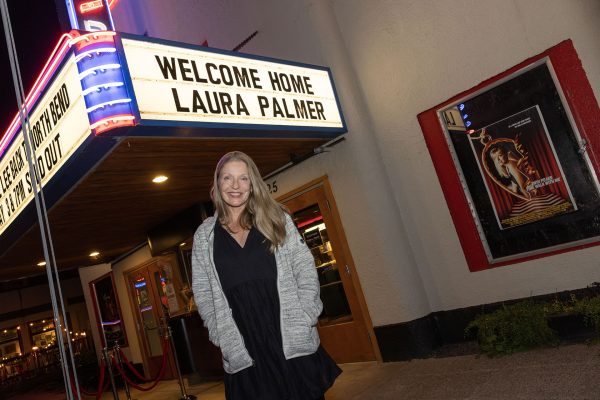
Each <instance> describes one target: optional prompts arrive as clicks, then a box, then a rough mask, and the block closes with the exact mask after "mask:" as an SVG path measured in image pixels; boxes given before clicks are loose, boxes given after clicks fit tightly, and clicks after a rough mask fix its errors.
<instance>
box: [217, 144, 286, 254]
mask: <svg viewBox="0 0 600 400" xmlns="http://www.w3.org/2000/svg"><path fill="white" fill-rule="evenodd" d="M230 161H241V162H243V163H244V164H246V166H247V167H248V177H249V178H250V194H249V196H248V201H247V202H246V207H245V208H244V210H243V211H242V214H241V215H240V220H239V224H240V226H241V227H242V228H244V229H250V228H251V227H255V228H256V229H258V230H259V231H260V233H262V234H263V236H264V237H266V238H267V239H268V240H269V241H270V242H271V251H273V252H274V251H275V249H276V248H277V247H279V246H281V245H282V244H283V242H284V240H285V236H286V232H285V213H286V212H287V210H286V208H285V207H284V206H283V205H281V204H279V203H278V202H276V201H275V200H273V199H272V198H271V196H270V195H269V189H268V188H267V184H266V183H265V181H263V179H262V177H261V175H260V172H259V171H258V167H257V166H256V164H255V163H254V161H253V160H252V158H250V157H249V156H248V155H247V154H245V153H242V152H241V151H231V152H229V153H227V154H225V155H224V156H223V157H221V159H220V160H219V162H218V163H217V167H216V168H215V174H214V178H213V185H212V187H211V189H210V197H211V199H212V201H213V204H214V205H215V210H216V211H217V215H218V217H219V223H221V224H222V225H224V226H227V225H229V223H230V222H233V221H231V220H230V218H231V216H230V215H229V210H228V208H227V205H226V204H225V201H224V200H223V197H222V196H221V191H220V190H219V175H220V174H221V170H222V169H223V166H225V164H227V163H228V162H230Z"/></svg>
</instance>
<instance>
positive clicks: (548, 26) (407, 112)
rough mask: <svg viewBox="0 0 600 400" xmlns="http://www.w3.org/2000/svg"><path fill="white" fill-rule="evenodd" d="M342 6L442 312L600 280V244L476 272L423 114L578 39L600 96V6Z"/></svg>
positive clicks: (413, 237) (389, 165)
mask: <svg viewBox="0 0 600 400" xmlns="http://www.w3.org/2000/svg"><path fill="white" fill-rule="evenodd" d="M334 3H335V10H336V16H337V19H338V21H339V25H340V29H341V30H342V34H343V36H344V38H345V40H346V42H347V43H348V46H347V48H348V52H349V54H350V58H351V60H352V64H353V65H354V66H355V69H356V71H357V75H358V77H359V82H360V85H361V88H362V91H363V93H364V94H365V97H366V102H367V104H368V108H369V113H370V114H371V116H372V120H373V121H374V132H375V134H376V136H377V140H378V145H379V147H380V149H381V154H382V156H383V159H384V163H385V165H386V169H387V172H388V176H389V177H390V189H391V190H392V192H393V193H394V197H395V199H396V202H397V206H398V209H400V210H401V213H402V216H403V218H404V221H405V222H406V229H407V231H408V232H409V235H408V236H409V237H410V243H411V248H412V249H413V251H414V254H415V257H416V259H417V260H418V268H419V271H420V273H421V275H422V277H423V281H424V282H425V286H426V289H427V293H428V298H429V301H430V303H431V306H432V311H436V310H447V309H453V308H458V307H465V306H470V305H476V304H482V303H489V302H495V301H501V300H505V299H511V298H519V297H526V296H529V295H537V294H543V293H549V292H554V291H560V290H565V289H575V288H580V287H585V286H586V285H588V284H590V283H592V282H593V281H598V280H599V279H600V248H597V247H596V248H591V249H586V250H581V251H577V252H568V253H564V254H561V255H556V256H552V257H546V258H542V259H538V260H535V261H530V262H525V263H519V264H515V265H512V266H507V267H500V268H495V269H491V270H487V271H482V272H476V273H471V272H469V270H468V268H467V266H466V262H465V259H464V255H463V252H462V250H461V247H460V244H459V242H458V237H457V235H456V232H455V230H454V226H453V223H452V220H451V218H450V214H449V211H448V208H447V205H446V202H445V200H444V197H443V195H442V191H441V187H440V184H439V182H438V180H437V176H436V174H435V171H434V169H433V164H432V162H431V158H430V157H429V154H428V151H427V148H426V146H425V142H424V140H423V136H422V132H421V129H420V127H419V125H418V122H417V119H416V115H417V114H418V113H420V112H421V111H424V110H426V109H428V108H431V107H433V106H435V105H437V104H439V103H441V102H442V101H444V100H446V99H448V98H449V97H451V96H452V95H454V94H456V93H459V92H461V91H463V90H466V89H469V88H470V87H472V86H475V85H476V84H478V83H479V82H481V81H483V80H485V79H487V78H489V77H491V76H493V75H496V74H498V73H500V72H502V71H504V70H506V69H508V68H510V67H512V66H513V65H515V64H517V63H519V62H521V61H523V60H524V59H526V58H528V57H531V56H533V55H535V54H538V53H540V52H542V51H543V50H545V49H547V48H549V47H552V46H553V45H555V44H557V43H559V42H561V41H562V40H565V39H568V38H571V39H572V40H573V42H574V46H575V48H576V50H577V52H578V54H579V56H580V58H581V60H582V63H583V67H584V69H585V70H586V72H587V75H588V79H589V81H590V83H591V86H592V88H593V90H594V92H595V95H596V97H597V98H598V95H599V94H600V46H599V45H598V38H600V2H598V1H594V0H573V1H566V0H550V1H547V0H514V1H504V0H484V1H455V2H451V3H446V2H441V1H433V0H430V1H418V2H414V1H371V2H369V3H368V5H367V4H366V3H365V2H361V1H352V0H350V1H347V0H344V1H335V2H334ZM350 134H352V132H351V133H350ZM365 286H367V287H368V286H370V282H365Z"/></svg>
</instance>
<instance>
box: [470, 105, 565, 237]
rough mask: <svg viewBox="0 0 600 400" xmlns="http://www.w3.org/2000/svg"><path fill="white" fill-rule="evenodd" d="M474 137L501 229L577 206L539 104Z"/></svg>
mask: <svg viewBox="0 0 600 400" xmlns="http://www.w3.org/2000/svg"><path fill="white" fill-rule="evenodd" d="M469 136H470V144H471V148H472V150H473V153H474V155H475V158H476V159H477V161H478V164H479V165H478V166H479V171H480V173H481V176H482V178H483V180H484V182H485V186H486V189H487V192H488V195H489V197H490V202H491V203H492V205H493V207H494V212H495V215H496V220H497V222H498V225H499V227H500V229H507V228H512V227H515V226H519V225H523V224H528V223H531V222H536V221H541V220H544V219H547V218H552V217H554V216H557V215H561V214H565V213H568V212H571V211H575V210H577V205H576V204H575V202H574V200H573V197H572V195H571V191H570V189H569V183H568V182H567V181H566V179H565V175H564V173H563V169H562V167H561V165H560V162H559V160H558V158H557V156H556V152H555V150H554V146H553V144H552V141H551V139H550V136H549V135H548V131H547V129H546V125H545V124H544V120H543V117H542V115H541V113H540V110H539V107H538V106H537V105H536V106H534V107H530V108H528V109H526V110H523V111H521V112H519V113H517V114H514V115H511V116H509V117H506V118H503V119H501V120H499V121H497V122H494V123H493V124H490V125H488V126H485V127H483V128H481V129H478V130H477V131H475V132H471V133H470V135H469Z"/></svg>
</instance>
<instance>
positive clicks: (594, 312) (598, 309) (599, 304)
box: [573, 296, 600, 340]
mask: <svg viewBox="0 0 600 400" xmlns="http://www.w3.org/2000/svg"><path fill="white" fill-rule="evenodd" d="M573 311H574V312H575V313H577V314H580V315H582V316H583V321H584V322H585V324H586V325H588V326H591V327H592V328H594V331H595V333H596V340H599V339H600V296H595V297H586V298H583V299H581V300H577V301H576V302H575V303H574V305H573Z"/></svg>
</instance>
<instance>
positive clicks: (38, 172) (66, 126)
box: [0, 53, 90, 235]
mask: <svg viewBox="0 0 600 400" xmlns="http://www.w3.org/2000/svg"><path fill="white" fill-rule="evenodd" d="M28 131H29V140H30V144H31V146H32V148H33V150H34V153H35V156H34V158H35V160H34V162H35V178H34V177H32V176H31V175H32V174H30V172H29V166H28V165H27V159H26V155H25V143H24V139H23V135H22V130H19V131H18V132H17V134H16V135H14V137H13V140H12V143H11V144H10V145H9V146H8V147H7V148H5V149H4V152H3V153H2V156H1V158H0V235H1V234H2V233H3V232H4V231H5V230H6V228H7V227H8V226H9V225H10V224H11V223H12V222H13V221H14V220H15V218H17V216H18V215H19V214H20V213H21V212H22V211H23V209H24V208H25V206H26V205H27V204H29V203H30V202H31V201H32V200H33V196H34V194H33V187H32V179H36V181H37V182H38V184H40V185H41V187H44V186H45V185H46V183H48V181H49V180H50V179H51V178H52V177H53V176H54V175H55V174H56V173H57V172H58V170H59V169H60V168H61V166H62V165H63V164H64V163H65V161H66V160H68V159H69V157H70V156H71V155H72V154H73V153H74V151H75V150H76V149H77V148H78V147H79V146H80V145H81V143H83V141H84V140H85V139H86V138H87V137H88V136H89V134H90V124H89V121H88V116H87V112H86V107H85V103H84V100H83V95H82V90H81V84H80V83H79V74H78V70H77V65H76V63H75V55H74V54H72V53H71V54H70V56H68V57H67V59H66V60H65V62H64V64H63V67H62V69H60V70H58V71H57V72H56V74H55V78H54V81H53V82H52V84H51V85H50V86H49V87H48V89H47V90H46V92H45V94H44V95H43V96H42V97H41V99H39V101H38V103H37V105H36V107H35V109H34V110H33V111H32V112H30V114H29V129H28Z"/></svg>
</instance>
